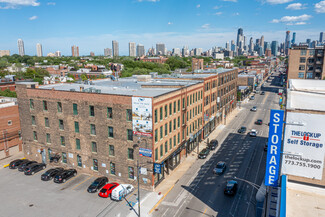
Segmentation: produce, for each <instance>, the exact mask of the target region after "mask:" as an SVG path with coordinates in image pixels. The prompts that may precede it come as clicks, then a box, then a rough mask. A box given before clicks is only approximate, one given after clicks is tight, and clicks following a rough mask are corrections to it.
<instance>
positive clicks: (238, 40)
mask: <svg viewBox="0 0 325 217" xmlns="http://www.w3.org/2000/svg"><path fill="white" fill-rule="evenodd" d="M243 36H244V31H243V29H242V28H239V29H238V32H237V44H236V45H237V47H239V44H240V42H241V41H243V40H244V38H243Z"/></svg>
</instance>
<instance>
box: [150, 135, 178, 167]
mask: <svg viewBox="0 0 325 217" xmlns="http://www.w3.org/2000/svg"><path fill="white" fill-rule="evenodd" d="M179 143H180V134H179V133H178V134H177V137H176V135H175V136H173V138H170V139H169V140H168V141H166V142H165V143H164V144H161V145H160V148H159V149H160V155H158V148H156V149H155V161H157V160H158V159H160V158H161V157H162V156H164V154H166V153H167V152H168V151H170V150H171V149H172V148H173V147H176V145H177V144H179Z"/></svg>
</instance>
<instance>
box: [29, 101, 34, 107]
mask: <svg viewBox="0 0 325 217" xmlns="http://www.w3.org/2000/svg"><path fill="white" fill-rule="evenodd" d="M29 107H30V108H31V109H34V100H33V99H30V100H29Z"/></svg>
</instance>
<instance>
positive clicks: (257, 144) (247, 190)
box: [152, 75, 280, 217]
mask: <svg viewBox="0 0 325 217" xmlns="http://www.w3.org/2000/svg"><path fill="white" fill-rule="evenodd" d="M269 81H270V82H265V84H264V87H262V90H264V91H265V95H260V94H256V95H255V100H250V101H249V102H248V103H246V104H242V105H241V110H240V112H239V113H238V115H237V116H236V117H235V118H234V119H233V120H232V121H231V122H230V123H227V125H226V126H225V128H224V129H223V132H222V133H220V134H219V136H218V137H217V139H218V141H219V144H220V145H219V148H218V149H217V150H215V151H214V152H212V153H210V155H209V157H208V158H207V159H205V160H197V161H196V162H195V163H194V164H193V165H192V167H191V168H190V169H189V170H188V171H187V172H186V174H185V175H184V176H183V177H182V178H181V179H180V180H179V181H178V183H177V184H176V185H175V187H174V188H173V189H172V190H171V191H170V192H169V194H168V195H167V196H166V197H165V199H164V201H163V202H162V203H161V204H160V205H159V206H158V207H157V209H156V211H155V212H153V213H152V216H157V217H164V216H168V217H170V216H177V217H178V216H184V217H200V216H202V217H204V216H211V217H212V216H218V217H229V216H231V217H252V216H255V204H256V200H255V195H256V192H257V190H256V189H255V188H253V187H252V186H251V185H249V184H247V183H246V182H243V181H240V180H237V182H238V191H237V194H236V195H235V196H226V195H224V193H223V190H224V187H225V185H226V182H227V181H228V180H231V179H233V177H234V176H236V177H238V178H240V179H245V180H248V181H250V182H252V183H255V184H257V185H260V184H261V183H262V181H263V177H264V174H265V160H266V152H265V151H264V145H265V144H266V143H267V137H268V123H269V115H270V109H279V96H278V95H277V93H278V88H279V81H280V78H279V77H277V75H275V77H271V79H270V80H269ZM253 106H256V107H257V111H256V112H252V111H250V108H252V107H253ZM257 119H262V120H263V124H262V125H255V124H254V122H255V121H256V120H257ZM241 126H245V127H247V131H248V132H249V131H250V130H251V129H256V130H257V131H258V134H257V137H256V138H255V137H250V136H249V135H248V134H247V133H245V134H239V133H237V130H238V129H239V128H240V127H241ZM219 161H224V162H226V165H227V169H226V172H225V173H224V174H223V175H220V176H218V175H214V174H213V173H212V170H213V168H214V167H215V165H216V163H217V162H219Z"/></svg>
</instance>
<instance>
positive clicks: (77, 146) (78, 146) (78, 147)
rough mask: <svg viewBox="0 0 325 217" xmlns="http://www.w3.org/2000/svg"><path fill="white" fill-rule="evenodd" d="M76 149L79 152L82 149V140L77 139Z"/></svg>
mask: <svg viewBox="0 0 325 217" xmlns="http://www.w3.org/2000/svg"><path fill="white" fill-rule="evenodd" d="M76 149H77V150H80V149H81V147H80V139H76Z"/></svg>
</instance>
